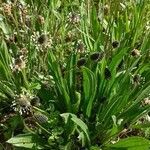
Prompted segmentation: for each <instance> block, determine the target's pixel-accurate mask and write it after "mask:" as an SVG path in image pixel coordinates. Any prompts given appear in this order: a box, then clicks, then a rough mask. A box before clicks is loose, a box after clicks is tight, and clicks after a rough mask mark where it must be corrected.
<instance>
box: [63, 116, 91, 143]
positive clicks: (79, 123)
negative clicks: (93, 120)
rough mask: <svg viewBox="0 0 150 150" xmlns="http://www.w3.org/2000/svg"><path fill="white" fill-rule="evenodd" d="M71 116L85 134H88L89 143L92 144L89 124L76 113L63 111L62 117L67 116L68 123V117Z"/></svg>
mask: <svg viewBox="0 0 150 150" xmlns="http://www.w3.org/2000/svg"><path fill="white" fill-rule="evenodd" d="M70 116H71V120H72V121H73V122H74V123H75V124H76V125H78V126H79V127H80V128H81V130H82V131H83V132H84V134H85V135H86V138H87V142H88V144H90V137H89V131H88V127H87V125H86V124H85V123H84V122H83V121H82V120H81V119H79V118H77V116H76V115H74V114H71V113H63V114H61V117H64V118H65V123H67V120H68V118H69V117H70Z"/></svg>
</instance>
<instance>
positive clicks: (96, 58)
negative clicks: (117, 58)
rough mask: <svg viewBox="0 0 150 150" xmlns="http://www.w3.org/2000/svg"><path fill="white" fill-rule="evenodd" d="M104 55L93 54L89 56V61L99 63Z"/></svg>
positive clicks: (99, 53)
mask: <svg viewBox="0 0 150 150" xmlns="http://www.w3.org/2000/svg"><path fill="white" fill-rule="evenodd" d="M103 56H104V53H103V52H95V53H93V54H91V55H90V59H91V60H93V61H99V60H101V59H102V58H103Z"/></svg>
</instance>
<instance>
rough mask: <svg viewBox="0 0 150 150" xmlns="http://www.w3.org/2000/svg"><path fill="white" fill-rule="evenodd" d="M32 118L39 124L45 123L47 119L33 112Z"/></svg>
mask: <svg viewBox="0 0 150 150" xmlns="http://www.w3.org/2000/svg"><path fill="white" fill-rule="evenodd" d="M34 118H35V120H36V121H37V122H38V123H40V124H43V123H46V122H47V121H48V117H47V116H46V115H43V114H34Z"/></svg>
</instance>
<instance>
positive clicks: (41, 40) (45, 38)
mask: <svg viewBox="0 0 150 150" xmlns="http://www.w3.org/2000/svg"><path fill="white" fill-rule="evenodd" d="M47 42H48V36H47V35H46V34H42V35H41V36H40V37H39V38H38V43H39V44H46V43H47Z"/></svg>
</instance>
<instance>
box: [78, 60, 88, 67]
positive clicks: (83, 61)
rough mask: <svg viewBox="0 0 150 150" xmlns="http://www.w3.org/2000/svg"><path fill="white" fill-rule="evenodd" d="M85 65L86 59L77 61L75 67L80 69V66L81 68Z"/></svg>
mask: <svg viewBox="0 0 150 150" xmlns="http://www.w3.org/2000/svg"><path fill="white" fill-rule="evenodd" d="M85 64H86V58H81V59H79V60H78V62H77V66H78V67H81V66H83V65H85Z"/></svg>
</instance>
